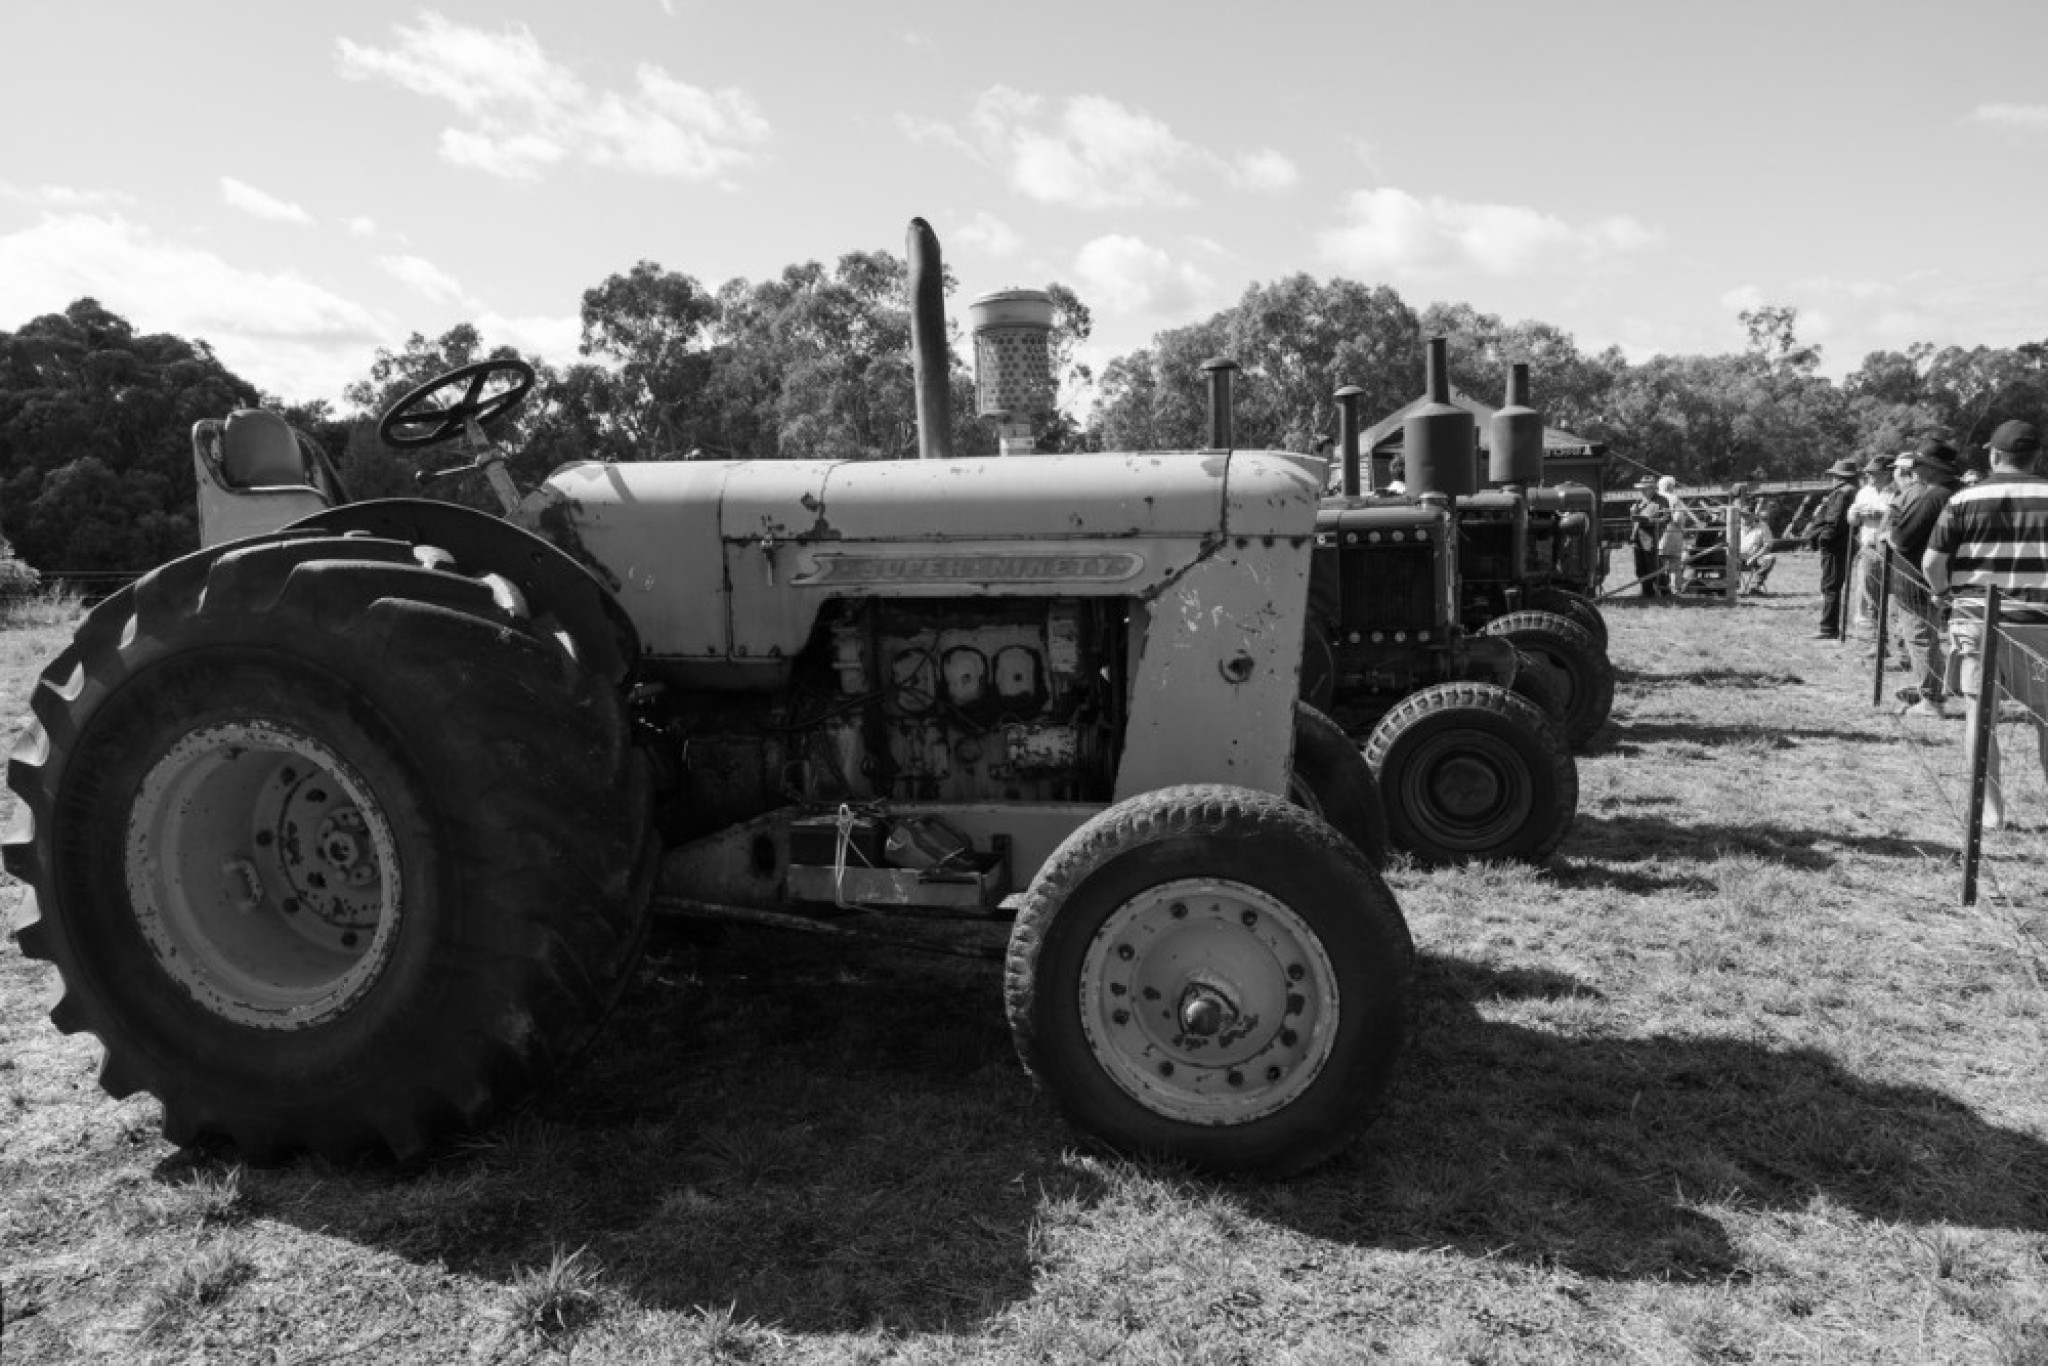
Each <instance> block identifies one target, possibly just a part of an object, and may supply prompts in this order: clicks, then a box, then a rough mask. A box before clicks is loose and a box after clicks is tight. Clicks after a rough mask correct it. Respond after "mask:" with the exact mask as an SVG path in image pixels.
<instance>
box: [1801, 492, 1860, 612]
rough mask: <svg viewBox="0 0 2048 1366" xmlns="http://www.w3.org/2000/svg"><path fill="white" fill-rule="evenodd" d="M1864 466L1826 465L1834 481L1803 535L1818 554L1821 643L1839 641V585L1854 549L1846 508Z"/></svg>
mask: <svg viewBox="0 0 2048 1366" xmlns="http://www.w3.org/2000/svg"><path fill="white" fill-rule="evenodd" d="M1862 476H1863V467H1862V466H1861V465H1859V464H1857V463H1856V462H1855V461H1854V460H1851V459H1849V458H1847V457H1844V458H1842V459H1840V460H1837V461H1836V462H1835V463H1834V464H1832V465H1830V466H1828V478H1830V479H1832V480H1834V481H1835V485H1834V487H1833V488H1831V489H1829V490H1828V495H1827V497H1825V498H1823V499H1822V500H1821V504H1820V510H1819V511H1818V512H1816V513H1814V514H1813V525H1812V527H1811V528H1810V529H1809V530H1808V531H1807V533H1806V541H1807V544H1809V545H1811V546H1812V547H1813V548H1814V549H1815V550H1818V551H1819V552H1820V629H1819V630H1818V631H1815V632H1814V634H1815V635H1816V636H1818V637H1820V638H1821V639H1822V640H1840V639H1841V638H1842V585H1843V584H1844V583H1845V582H1847V581H1848V577H1849V555H1850V553H1851V552H1852V551H1853V550H1854V549H1855V548H1856V541H1855V538H1854V537H1853V536H1852V535H1851V534H1850V532H1851V529H1852V528H1851V526H1850V523H1849V505H1850V504H1851V503H1852V502H1854V501H1855V499H1856V481H1857V480H1858V479H1860V478H1862Z"/></svg>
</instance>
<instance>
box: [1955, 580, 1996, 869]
mask: <svg viewBox="0 0 2048 1366" xmlns="http://www.w3.org/2000/svg"><path fill="white" fill-rule="evenodd" d="M1977 663H1978V665H1979V668H1978V671H1977V715H1976V718H1975V721H1976V727H1975V734H1973V735H1972V736H1971V737H1970V746H1971V748H1970V815H1969V828H1968V829H1967V830H1966V831H1965V832H1964V839H1963V904H1964V905H1965V906H1974V905H1976V904H1977V866H1978V864H1979V863H1981V862H1982V861H1983V856H1984V789H1985V787H1986V786H1987V782H1988V777H1989V774H1990V768H1991V735H1992V729H1993V727H1994V726H1996V725H1997V722H1998V590H1997V589H1996V588H1990V587H1987V588H1986V589H1985V590H1984V635H1983V637H1982V638H1981V639H1980V640H1979V641H1978V642H1977Z"/></svg>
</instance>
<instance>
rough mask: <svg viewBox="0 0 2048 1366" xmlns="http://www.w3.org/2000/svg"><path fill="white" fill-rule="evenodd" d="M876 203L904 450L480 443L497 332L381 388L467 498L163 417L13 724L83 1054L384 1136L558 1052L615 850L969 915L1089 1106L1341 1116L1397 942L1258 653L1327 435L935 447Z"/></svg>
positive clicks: (179, 1110) (228, 1132)
mask: <svg viewBox="0 0 2048 1366" xmlns="http://www.w3.org/2000/svg"><path fill="white" fill-rule="evenodd" d="M911 247H912V251H911V261H912V270H911V279H912V287H913V295H914V318H915V322H914V327H915V331H916V337H917V345H916V361H917V366H918V371H919V381H918V407H919V415H920V419H921V421H920V427H921V436H922V441H923V454H924V455H925V456H926V457H927V458H925V459H922V460H916V461H901V462H851V461H786V462H785V461H765V462H764V461H757V462H722V461H689V462H667V463H653V462H650V463H644V464H596V463H586V464H572V465H567V466H564V467H562V468H559V469H557V470H555V471H554V472H553V473H552V474H550V475H549V476H548V477H547V479H546V480H545V482H544V483H543V484H542V485H541V486H540V487H539V488H536V489H534V490H531V491H530V492H529V491H522V490H519V489H517V488H515V487H514V486H513V484H512V481H511V479H510V478H509V476H508V474H507V470H506V457H505V454H504V452H503V451H502V450H500V449H499V448H498V447H497V446H496V445H495V444H494V443H493V442H492V440H491V439H490V438H489V437H488V435H487V434H486V432H485V430H484V428H485V424H487V423H488V422H489V421H490V420H491V419H492V418H493V417H494V416H496V415H498V414H501V413H503V412H505V411H507V410H509V409H510V408H511V407H512V405H514V404H516V403H518V402H519V401H520V400H521V399H522V398H523V396H524V395H525V393H526V392H527V389H528V387H529V386H530V385H531V383H532V382H533V374H532V371H531V370H530V369H529V368H528V367H526V366H524V365H523V364H521V363H518V362H509V361H507V362H501V361H488V362H484V363H481V364H478V365H472V366H466V367H463V368H462V369H459V370H456V371H454V372H452V373H449V374H447V375H444V376H442V377H440V378H439V379H436V380H434V381H432V382H430V383H428V384H426V385H424V386H422V387H421V388H419V389H417V390H415V391H413V392H412V393H410V394H408V395H407V396H405V397H404V398H403V399H401V400H400V401H399V402H398V403H397V404H396V406H394V407H393V408H392V409H391V410H390V411H388V412H387V413H386V414H385V415H384V418H383V421H382V424H381V432H382V434H383V436H384V438H385V440H386V441H387V442H389V443H391V444H393V445H396V446H400V447H424V446H430V445H434V444H436V443H441V442H449V443H456V444H458V445H459V446H460V448H461V450H462V452H463V454H464V456H465V457H466V459H465V463H464V465H463V466H462V468H463V469H467V470H470V471H473V472H475V473H476V474H478V475H481V476H482V477H483V478H485V479H487V480H488V481H489V482H490V484H491V486H492V487H493V488H494V489H496V490H497V491H498V494H499V496H500V499H501V501H502V503H503V513H504V515H503V516H502V517H493V516H489V515H486V514H483V513H479V512H475V511H472V510H469V509H466V508H464V507H460V506H457V505H454V504H451V503H447V502H440V501H432V500H427V499H394V500H385V501H377V502H362V503H358V502H347V501H344V500H343V499H342V498H341V496H340V491H339V489H338V488H337V487H336V486H335V485H334V484H333V483H332V482H331V481H330V480H329V479H328V477H327V476H326V474H325V473H324V471H323V470H322V468H321V465H320V462H318V461H317V460H316V459H315V458H314V456H313V453H312V452H311V451H309V450H308V448H307V445H306V444H305V443H304V442H302V440H301V439H300V438H299V437H298V436H297V435H296V434H295V433H294V432H293V431H292V430H291V429H289V428H288V427H287V426H286V425H285V424H284V423H283V422H282V420H281V419H279V418H277V417H276V416H275V415H273V414H270V413H266V412H262V411H243V412H237V413H235V414H233V415H231V416H229V417H228V418H227V419H226V420H225V421H224V422H214V421H208V422H202V423H200V424H198V426H197V427H196V428H195V430H194V448H195V461H196V464H197V467H198V471H199V475H200V479H201V490H202V491H201V498H202V509H203V514H204V525H205V529H206V530H205V541H206V544H205V546H204V548H203V549H201V550H199V551H198V552H196V553H194V554H191V555H188V556H186V557H184V558H182V559H178V560H175V561H173V562H171V563H169V564H166V565H163V566H162V567H160V568H158V569H156V570H154V571H152V572H151V573H149V574H147V575H145V576H144V577H143V578H142V579H140V580H139V581H138V582H136V583H135V584H134V585H133V586H132V587H130V588H128V589H125V590H123V591H121V592H119V593H117V594H115V595H114V596H113V597H111V598H108V599H107V600H106V601H104V602H102V603H101V604H100V605H99V606H98V607H96V608H95V609H94V610H93V611H92V612H91V613H90V614H89V615H88V617H87V618H86V620H85V621H84V623H83V624H82V625H81V626H80V628H79V630H78V632H77V635H76V637H75V639H74V640H73V641H72V642H71V644H70V646H69V647H68V648H67V649H66V650H64V652H63V653H62V654H61V655H60V656H59V657H58V658H57V660H56V661H55V662H54V663H52V664H51V665H50V666H49V667H48V668H47V669H46V670H45V671H44V673H43V675H42V678H41V680H40V682H39V684H38V685H37V686H36V688H35V690H34V695H33V699H32V703H31V706H32V711H33V717H32V724H30V725H29V727H28V728H27V731H26V734H25V735H24V737H23V739H22V740H21V742H20V744H19V745H18V746H17V747H16V749H15V751H14V754H13V757H12V760H11V762H10V764H9V770H8V782H9V785H10V786H11V787H12V788H13V790H14V792H15V794H16V796H17V798H18V803H19V808H18V810H19V815H18V817H17V821H16V824H15V826H14V828H13V829H12V830H11V831H10V832H9V835H8V840H7V848H6V865H7V868H8V870H9V871H10V872H11V873H13V874H14V875H15V876H16V877H17V878H19V879H21V880H22V881H23V882H24V883H26V884H27V885H28V887H29V889H30V891H29V894H28V895H27V896H25V898H24V900H23V903H22V910H21V913H20V915H19V918H18V920H17V922H16V927H15V933H16V936H17V938H18V939H19V942H20V944H21V947H22V949H23V951H24V952H25V953H26V954H28V955H29V956H30V957H33V958H38V959H45V960H48V961H50V962H52V963H54V964H55V965H56V967H57V970H58V972H59V974H60V976H61V979H62V991H61V997H60V999H59V1000H58V1002H57V1004H56V1006H55V1008H54V1009H53V1011H52V1019H53V1020H54V1021H55V1023H56V1024H57V1025H58V1026H59V1027H60V1028H61V1029H63V1030H66V1031H76V1030H85V1031H89V1032H91V1033H93V1034H95V1035H97V1036H98V1038H99V1040H100V1041H101V1043H102V1044H103V1045H104V1047H105V1054H106V1056H105V1062H104V1065H103V1068H102V1071H101V1083H102V1085H104V1086H105V1087H106V1089H107V1090H108V1091H109V1092H111V1093H112V1094H114V1095H116V1096H123V1095H127V1094H129V1093H131V1092H135V1091H147V1092H150V1093H152V1094H154V1095H155V1096H156V1097H158V1098H159V1099H160V1100H161V1101H162V1103H163V1110H164V1131H165V1133H166V1134H167V1135H168V1136H169V1137H170V1138H171V1139H172V1140H173V1141H175V1142H178V1143H181V1144H187V1143H193V1142H196V1141H200V1140H225V1141H227V1142H230V1143H232V1144H234V1145H235V1146H237V1147H238V1148H239V1149H240V1150H241V1151H242V1152H243V1153H244V1154H245V1155H247V1156H248V1157H250V1158H252V1159H255V1160H268V1159H274V1158H277V1157H280V1156H282V1155H284V1154H286V1153H289V1152H292V1151H295V1150H301V1149H310V1150H313V1151H315V1152H318V1153H321V1154H327V1155H333V1156H341V1155H345V1154H350V1153H357V1152H362V1151H366V1150H368V1151H376V1150H379V1149H382V1150H386V1151H388V1152H390V1153H392V1154H395V1155H396V1156H397V1157H398V1158H400V1159H412V1158H415V1157H418V1156H419V1155H421V1154H423V1153H425V1152H427V1151H429V1150H430V1149H431V1148H432V1147H433V1145H434V1144H435V1143H436V1142H437V1141H438V1140H440V1139H441V1138H442V1137H443V1136H445V1135H447V1134H449V1133H451V1132H455V1131H459V1130H463V1129H467V1128H472V1127H474V1126H477V1125H480V1124H483V1123H486V1122H487V1121H489V1120H490V1118H491V1117H492V1116H494V1115H498V1114H502V1113H503V1112H505V1111H506V1109H507V1108H508V1107H511V1106H514V1105H516V1104H518V1103H519V1102H521V1101H522V1100H524V1099H525V1098H528V1097H530V1096H532V1095H533V1094H535V1093H536V1092H537V1091H538V1090H539V1089H540V1088H542V1087H544V1086H545V1085H546V1084H547V1083H548V1082H549V1081H550V1079H552V1078H555V1077H558V1076H560V1075H561V1074H562V1073H563V1071H564V1069H565V1068H567V1067H569V1066H571V1065H572V1061H573V1059H574V1058H575V1056H576V1055H577V1053H578V1051H579V1049H581V1048H582V1047H583V1046H584V1045H585V1044H586V1043H587V1042H588V1040H589V1039H590V1037H591V1036H592V1035H593V1033H594V1031H595V1030H596V1029H597V1027H598V1025H599V1022H600V1021H601V1020H602V1019H603V1018H604V1016H605V1015H606V1013H607V1011H608V1009H609V1007H610V1006H611V1004H612V1002H613V1000H614V999H615V998H616V997H617V996H618V994H619V993H620V992H621V991H622V990H623V988H624V985H625V984H626V983H627V981H628V980H629V977H630V970H631V967H632V965H633V963H634V962H635V958H636V954H637V951H638V949H639V947H640V945H641V942H642V938H643V930H644V927H645V924H646V915H647V913H648V910H649V907H650V904H651V905H653V906H654V907H655V908H657V909H663V910H671V911H679V912H683V913H689V914H696V915H704V916H713V917H719V916H726V917H731V918H736V919H742V920H748V919H751V920H766V921H768V922H770V923H776V924H783V925H791V926H820V927H823V926H830V927H832V928H834V929H837V930H841V931H845V930H849V929H858V928H861V927H864V926H868V927H886V926H929V925H934V924H939V923H969V924H973V923H981V924H987V923H991V922H994V923H996V924H998V925H999V926H1002V925H1007V934H1006V936H1005V938H1004V940H1003V947H1001V948H1000V950H999V951H1000V952H1001V953H1002V954H1003V956H1004V960H1005V965H1004V990H1005V998H1006V1002H1007V1011H1008V1016H1009V1023H1010V1026H1011V1028H1012V1032H1013V1035H1014V1038H1015V1040H1016V1044H1017V1048H1018V1051H1019V1053H1020V1055H1021V1057H1022V1059H1023V1061H1024V1064H1025V1066H1026V1067H1027V1069H1028V1070H1029V1071H1030V1073H1031V1074H1032V1075H1033V1076H1034V1077H1035V1078H1037V1080H1038V1081H1039V1082H1040V1083H1041V1084H1043V1086H1044V1087H1045V1088H1046V1089H1047V1090H1048V1091H1049V1092H1050V1093H1051V1094H1052V1096H1053V1097H1054V1098H1055V1099H1056V1101H1057V1103H1058V1105H1059V1106H1060V1108H1061V1109H1062V1110H1063V1111H1064V1112H1065V1113H1066V1114H1067V1115H1068V1116H1069V1117H1070V1119H1071V1120H1072V1122H1073V1123H1074V1124H1075V1125H1076V1126H1077V1127H1079V1128H1080V1129H1082V1130H1084V1131H1086V1132H1087V1133H1089V1134H1091V1135H1093V1136H1094V1137H1096V1138H1097V1139H1099V1140H1101V1141H1103V1142H1105V1143H1107V1144H1110V1145H1112V1146H1115V1147H1118V1148H1122V1149H1125V1150H1129V1151H1134V1152H1163V1153H1168V1154H1172V1155H1175V1156H1177V1157H1179V1158H1181V1159H1183V1160H1186V1161H1188V1162H1190V1163H1194V1164H1197V1165H1200V1166H1203V1167H1209V1168H1216V1169H1222V1170H1234V1171H1251V1172H1263V1173H1276V1172H1286V1171H1292V1170H1296V1169H1299V1168H1301V1167H1304V1166H1306V1165H1309V1164H1311V1163H1314V1162H1316V1161H1318V1160H1320V1159H1322V1158H1325V1157H1327V1156H1329V1155H1330V1154H1332V1153H1334V1152H1335V1151H1337V1150H1338V1149H1339V1148H1341V1147H1342V1146H1344V1145H1345V1144H1347V1143H1349V1142H1350V1141H1351V1140H1352V1139H1353V1137H1354V1136H1355V1135H1356V1134H1357V1133H1358V1132H1359V1130H1360V1129H1361V1128H1362V1127H1363V1126H1364V1124H1365V1123H1366V1122H1367V1120H1368V1119H1369V1118H1370V1117H1371V1116H1372V1114H1373V1113H1374V1111H1375V1110H1376V1109H1377V1108H1378V1107H1379V1105H1380V1104H1381V1102H1382V1100H1383V1098H1384V1096H1385V1095H1386V1093H1387V1090H1388V1087H1389V1085H1390V1082H1391V1079H1392V1077H1393V1074H1394V1067H1395V1060H1396V1055H1397V1053H1398V1051H1399V1047H1400V1044H1401V1041H1402V1035H1403V1029H1404V1020H1405V1017H1406V1014H1407V995H1408V991H1409V980H1410V976H1411V968H1412V959H1413V948H1412V945H1411V943H1410V940H1409V936H1408V931H1407V928H1406V926H1405V924H1404V922H1403V919H1402V916H1401V912H1400V909H1399V907H1398V906H1397V905H1396V904H1395V901H1394V898H1393V897H1392V895H1391V894H1390V893H1389V891H1388V889H1387V887H1386V884H1385V883H1384V881H1382V879H1381V877H1380V875H1379V873H1378V872H1377V871H1376V869H1375V866H1374V863H1373V861H1372V860H1371V859H1370V858H1369V857H1368V856H1367V853H1366V852H1365V851H1364V850H1362V849H1361V848H1360V847H1359V843H1358V842H1359V841H1363V842H1364V843H1366V844H1371V843H1373V842H1374V840H1375V839H1376V838H1378V837H1379V836H1378V833H1377V828H1378V822H1379V816H1378V809H1377V801H1376V797H1375V793H1374V788H1373V784H1372V782H1371V776H1370V773H1369V771H1368V770H1367V768H1366V766H1365V764H1364V762H1363V761H1362V760H1361V759H1360V758H1359V756H1358V754H1357V752H1356V750H1355V749H1354V748H1353V747H1352V746H1350V745H1349V744H1348V743H1347V742H1346V741H1345V740H1344V738H1343V736H1342V735H1341V734H1339V733H1337V732H1336V731H1335V729H1334V727H1332V726H1331V725H1330V724H1329V723H1328V722H1327V721H1325V720H1323V719H1322V718H1320V717H1317V716H1315V715H1313V714H1312V713H1310V712H1309V711H1307V710H1306V709H1305V708H1303V707H1302V706H1301V705H1300V704H1299V703H1298V701H1297V691H1298V670H1299V663H1300V659H1301V649H1302V622H1303V616H1304V604H1305V600H1306V595H1307V586H1308V576H1309V559H1310V553H1311V546H1312V541H1313V537H1314V529H1315V517H1316V501H1317V497H1318V495H1319V492H1320V485H1321V474H1322V462H1320V461H1311V460H1305V459H1302V458H1300V457H1293V456H1288V455H1284V454H1274V453H1259V452H1247V451H1226V450H1209V451H1196V452H1185V453H1179V454H1156V453H1148V454H1144V455H1121V456H1120V455H1090V456H1081V457H1064V456H1047V457H1043V458H1040V459H1038V460H1033V461H1017V460H1012V461H1004V460H1001V459H999V458H982V459H969V458H954V457H952V456H951V455H950V454H949V453H948V452H947V450H946V449H945V436H944V434H945V433H946V431H947V430H948V428H947V423H946V421H945V413H944V404H945V394H946V374H947V368H948V365H949V360H948V358H947V355H946V350H945V342H944V340H943V338H944V318H943V305H942V302H941V293H940V273H939V264H938V255H937V245H936V242H935V241H934V240H933V239H932V237H931V234H930V232H929V230H928V229H927V228H925V226H924V225H923V224H922V222H913V224H912V231H911ZM224 537H232V538H233V539H223V538H224ZM1311 807H1313V808H1317V809H1319V810H1320V811H1321V812H1322V814H1321V815H1318V814H1317V811H1316V810H1315V809H1310V808H1311ZM1325 817H1328V818H1329V819H1325ZM1344 830H1348V831H1350V832H1351V837H1347V835H1346V834H1345V833H1343V832H1342V831H1344Z"/></svg>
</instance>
